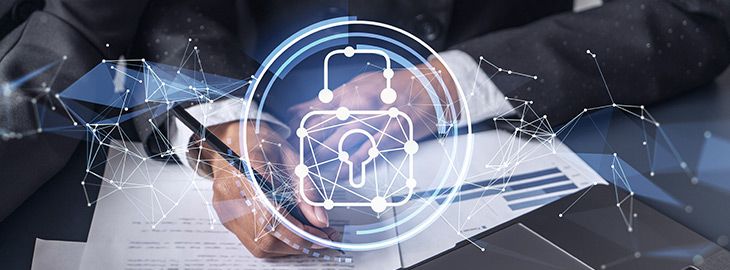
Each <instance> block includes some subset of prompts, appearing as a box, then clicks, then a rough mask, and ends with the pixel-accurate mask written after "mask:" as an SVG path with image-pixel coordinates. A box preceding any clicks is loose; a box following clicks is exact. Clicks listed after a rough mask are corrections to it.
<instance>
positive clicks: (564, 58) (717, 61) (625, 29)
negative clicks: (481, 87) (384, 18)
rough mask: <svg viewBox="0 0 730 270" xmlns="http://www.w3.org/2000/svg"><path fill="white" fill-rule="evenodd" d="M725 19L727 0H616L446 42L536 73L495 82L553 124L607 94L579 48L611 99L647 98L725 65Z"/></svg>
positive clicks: (707, 78)
mask: <svg viewBox="0 0 730 270" xmlns="http://www.w3.org/2000/svg"><path fill="white" fill-rule="evenodd" d="M728 20H730V2H729V1H726V0H674V1H663V0H640V1H636V0H615V1H610V2H607V3H605V4H604V5H603V6H601V7H599V8H595V9H592V10H588V11H585V12H581V13H565V14H558V15H554V16H551V17H547V18H544V19H542V20H539V21H536V22H534V23H531V24H528V25H525V26H522V27H519V28H513V29H506V30H502V31H499V32H494V33H491V34H488V35H485V36H481V37H477V38H475V39H472V40H468V41H466V42H464V43H461V44H457V45H456V46H454V47H453V48H452V49H457V50H461V51H464V52H466V53H468V54H469V55H471V56H472V57H474V58H475V59H476V58H478V57H480V56H483V57H484V58H485V59H487V60H489V61H491V62H493V63H495V64H496V65H498V66H500V67H503V68H509V69H512V70H516V71H520V72H523V73H527V74H534V75H537V76H538V79H537V80H532V79H526V80H524V81H522V82H519V83H515V82H516V81H519V80H515V79H514V78H513V79H510V80H504V79H505V78H506V77H504V76H501V77H502V78H503V80H495V84H497V86H498V87H499V89H500V90H502V92H503V93H504V94H505V95H506V96H508V97H512V98H518V99H523V100H531V101H533V102H534V103H533V105H532V107H533V109H534V110H535V111H536V112H537V115H548V116H549V117H548V118H549V119H550V122H551V123H552V124H560V123H565V122H566V121H569V120H570V119H572V118H573V117H574V116H576V115H577V114H578V113H580V111H582V110H583V108H590V107H595V106H602V105H609V104H611V102H612V101H611V98H610V97H609V96H608V94H607V92H606V90H605V88H604V85H603V81H602V80H601V77H600V75H599V73H598V70H597V69H596V65H595V63H594V61H593V59H592V58H591V56H590V55H588V54H587V53H586V50H591V51H592V52H593V53H595V54H596V55H597V60H598V63H599V65H600V66H601V68H602V69H603V73H604V75H605V77H606V80H607V84H608V86H609V88H610V91H611V94H612V96H613V100H614V101H615V102H616V103H619V104H635V105H647V104H650V103H653V102H656V101H660V100H663V99H666V98H669V97H672V96H675V95H677V94H679V93H682V92H684V91H688V90H691V89H694V88H696V87H698V86H701V85H703V84H707V83H709V82H711V81H712V80H713V79H714V78H715V77H716V76H717V75H719V74H720V73H721V72H722V71H723V70H724V69H725V68H726V66H727V65H728V63H729V62H730V50H728V48H730V37H729V32H728V28H729V23H728ZM483 67H484V68H485V69H488V68H489V67H488V66H486V65H485V66H483ZM485 71H486V72H487V73H488V74H492V73H494V70H485ZM513 105H514V106H517V105H519V104H518V102H515V103H514V104H513ZM525 117H529V116H527V115H526V116H525Z"/></svg>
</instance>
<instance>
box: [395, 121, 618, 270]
mask: <svg viewBox="0 0 730 270" xmlns="http://www.w3.org/2000/svg"><path fill="white" fill-rule="evenodd" d="M510 137H511V134H509V133H507V132H505V131H500V130H492V131H486V132H479V133H477V134H474V155H473V158H472V160H471V165H470V167H469V168H470V169H469V172H468V174H467V176H466V181H465V184H464V185H463V186H462V188H461V191H460V192H459V195H458V196H457V197H456V200H455V202H453V203H452V204H451V205H450V206H449V208H448V209H447V210H446V212H444V213H443V214H442V218H440V219H437V220H436V222H434V223H433V224H431V225H430V226H429V227H428V228H427V229H426V230H425V231H423V232H421V233H420V234H418V235H417V236H415V237H414V238H412V239H409V240H407V241H405V242H402V243H400V249H401V251H402V263H403V266H410V265H413V264H415V263H417V262H420V261H422V260H425V259H427V258H429V257H431V256H433V255H436V254H438V253H440V252H442V251H444V250H446V249H448V248H451V247H453V246H454V244H456V243H458V242H461V241H463V240H465V239H466V238H468V237H471V236H474V235H476V234H478V233H480V232H483V231H485V230H488V229H490V228H493V227H495V226H497V225H499V224H502V223H504V222H506V221H509V220H511V219H514V218H516V217H518V216H521V215H524V214H526V213H528V212H530V211H532V210H535V209H537V208H539V207H540V206H543V205H545V204H547V203H549V202H551V201H553V200H557V199H558V198H560V197H562V196H566V195H568V194H572V193H574V192H576V191H578V190H580V189H582V188H584V187H587V186H590V185H593V184H594V183H596V184H606V181H605V180H604V179H603V178H602V177H601V176H600V175H598V174H597V173H596V172H595V171H594V170H593V169H591V168H590V167H589V166H588V165H587V164H585V162H583V161H582V160H581V159H580V158H579V157H578V156H577V155H576V154H575V153H574V152H573V151H571V150H570V149H569V148H568V147H567V146H565V145H564V144H562V143H560V142H558V141H555V144H554V145H546V144H544V142H543V143H540V142H538V141H529V142H525V141H522V142H519V143H514V144H512V145H514V147H519V148H520V149H521V151H522V152H523V153H524V154H523V156H522V157H515V156H513V155H514V152H510V151H503V150H504V147H505V146H506V145H509V144H510V143H509V142H505V140H508V139H509V138H510ZM435 144H436V143H435V142H428V143H425V144H423V146H422V147H421V149H420V150H419V154H421V155H420V156H419V155H416V159H417V160H416V161H414V162H416V163H417V164H439V163H442V162H443V161H441V160H439V159H440V158H441V159H443V158H442V156H443V155H439V151H440V149H439V148H440V146H437V145H435ZM500 148H501V149H500ZM552 150H555V152H554V153H553V152H552ZM425 152H429V153H425ZM430 152H433V153H430ZM505 160H512V161H514V160H520V163H519V165H518V166H516V167H515V169H514V170H510V171H509V172H499V171H496V172H495V170H494V168H495V166H498V165H499V164H501V163H502V162H504V161H505ZM456 162H457V163H458V164H457V165H456V167H457V168H458V167H459V166H461V165H459V164H460V162H459V161H456ZM437 167H438V166H423V167H421V168H419V170H417V173H418V174H417V175H416V177H417V178H418V177H429V176H431V175H437V172H435V171H434V170H437V169H438V168H437ZM501 177H510V180H509V181H505V183H506V184H499V183H502V182H501V181H497V182H495V183H494V184H485V183H488V182H490V180H492V179H495V178H501ZM470 183H474V184H475V185H472V184H470ZM483 187H488V189H486V188H483ZM503 187H504V188H505V191H504V192H501V193H500V192H499V190H500V189H501V188H503ZM419 191H421V192H423V190H419ZM491 193H494V194H492V195H490V194H491ZM397 212H398V211H397V210H396V216H397V215H398V213H397ZM556 215H557V213H556ZM475 248H476V247H475Z"/></svg>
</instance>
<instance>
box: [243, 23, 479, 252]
mask: <svg viewBox="0 0 730 270" xmlns="http://www.w3.org/2000/svg"><path fill="white" fill-rule="evenodd" d="M348 25H369V26H375V27H382V28H385V29H389V30H392V31H395V32H398V33H400V34H402V35H404V36H407V37H409V38H411V39H412V40H414V41H416V42H418V43H419V44H420V45H421V46H423V47H424V48H426V49H428V51H429V52H430V53H431V55H432V56H433V57H436V59H438V60H439V62H441V63H443V64H444V68H446V70H447V71H448V73H449V74H452V73H453V71H452V70H451V68H450V67H449V66H448V65H447V64H446V63H445V62H444V59H443V58H442V57H441V56H440V55H439V54H438V53H436V51H434V50H433V48H431V47H430V46H429V45H428V44H426V43H425V42H423V40H421V39H419V38H418V37H416V36H414V35H413V34H411V33H408V32H407V31H405V30H403V29H400V28H397V27H395V26H392V25H388V24H385V23H380V22H374V21H363V20H354V21H350V20H345V21H335V22H332V23H329V24H325V25H321V26H318V27H315V28H313V29H311V30H308V31H306V32H304V33H302V34H301V35H298V36H296V37H295V38H293V39H290V40H288V43H286V44H284V45H283V46H279V47H277V49H276V50H275V51H274V52H272V55H269V57H268V58H267V61H266V62H265V63H264V65H262V67H261V68H260V69H259V71H258V72H257V74H264V73H265V72H266V71H268V70H269V68H271V65H272V64H273V62H274V61H275V60H276V59H277V58H278V57H279V56H281V54H282V53H283V52H285V51H286V50H287V49H288V48H289V47H291V46H293V45H294V44H296V43H297V42H298V41H299V40H301V39H303V38H305V37H307V36H310V35H312V34H314V33H317V32H319V31H322V30H325V29H328V28H332V27H339V26H348ZM452 79H453V80H454V84H455V85H456V88H457V93H458V95H459V98H460V100H465V97H464V93H463V92H462V90H461V86H460V84H459V82H458V81H457V78H455V77H453V76H452ZM259 82H260V81H259V80H257V79H254V80H253V81H252V83H251V84H250V85H249V88H248V90H247V93H246V97H247V100H246V102H247V104H253V97H254V95H253V93H254V92H255V90H256V89H257V87H258V86H259ZM460 104H461V106H462V112H463V113H462V115H461V116H462V117H465V118H466V119H465V120H466V123H467V124H466V129H467V130H466V133H465V134H464V135H462V136H463V138H465V139H466V147H465V153H464V156H463V158H464V162H463V163H462V166H461V170H460V171H459V173H458V175H457V177H456V178H457V179H456V182H455V184H454V185H453V188H451V189H450V190H451V191H450V192H449V194H448V195H447V196H446V199H445V200H444V201H443V202H442V203H441V204H439V207H438V208H437V209H436V211H434V212H432V213H431V214H430V215H429V216H428V217H427V218H426V219H425V220H424V221H423V222H421V223H420V224H419V225H417V226H416V227H414V228H412V229H410V230H408V231H406V232H404V233H402V234H399V235H397V236H396V237H393V238H389V239H386V240H380V241H377V242H373V243H342V242H334V241H331V240H328V239H322V238H319V237H317V236H315V235H313V234H311V233H309V232H307V231H305V230H303V229H302V228H299V227H298V226H295V225H294V224H292V223H291V222H290V221H289V220H288V219H287V218H285V217H284V216H283V215H282V214H281V213H280V212H279V211H278V210H277V208H276V207H275V206H274V205H273V204H272V203H271V201H269V200H262V202H263V203H264V205H265V206H266V207H267V208H268V210H269V212H270V213H272V215H274V216H275V217H276V218H277V220H279V221H280V222H281V223H282V224H284V226H286V227H287V228H288V229H290V230H291V231H293V232H294V233H296V234H298V235H300V236H302V237H304V238H305V239H307V240H309V241H312V242H314V243H316V244H319V245H323V246H328V247H332V248H336V249H342V250H352V251H366V250H373V249H379V248H385V247H389V246H392V245H395V244H398V243H400V242H402V241H405V240H407V239H410V238H411V237H413V236H415V235H416V234H418V233H420V232H421V231H423V230H424V229H425V228H426V227H428V226H430V225H431V224H432V223H433V222H434V221H436V219H437V218H438V217H439V216H440V215H441V214H442V213H443V212H444V211H446V208H447V207H448V206H449V205H450V203H451V202H452V201H453V200H454V198H455V197H456V194H457V193H458V191H459V189H460V187H461V185H462V184H463V183H464V177H465V175H466V173H467V171H468V169H469V161H470V160H471V156H472V148H473V143H474V139H473V135H472V127H471V117H470V115H469V108H468V106H467V104H466V102H460ZM251 107H252V106H245V109H244V111H243V113H242V116H243V117H242V119H243V120H242V121H247V120H248V115H249V113H250V108H251ZM242 127H243V131H244V132H241V137H242V139H243V141H242V142H243V143H242V144H241V145H242V146H243V147H244V148H246V147H247V143H246V142H247V139H248V138H247V133H246V132H245V131H246V129H247V128H248V125H242ZM244 150H246V149H244ZM242 152H243V156H244V158H245V159H246V160H250V159H249V156H248V151H242ZM246 166H247V168H246V171H247V172H248V174H249V175H248V179H254V177H253V168H252V167H251V165H250V163H248V162H247V163H246ZM252 183H255V181H252ZM254 186H256V188H255V190H256V193H258V195H259V196H261V197H262V198H266V195H265V194H264V192H263V191H262V190H261V188H260V187H259V186H258V185H257V184H254Z"/></svg>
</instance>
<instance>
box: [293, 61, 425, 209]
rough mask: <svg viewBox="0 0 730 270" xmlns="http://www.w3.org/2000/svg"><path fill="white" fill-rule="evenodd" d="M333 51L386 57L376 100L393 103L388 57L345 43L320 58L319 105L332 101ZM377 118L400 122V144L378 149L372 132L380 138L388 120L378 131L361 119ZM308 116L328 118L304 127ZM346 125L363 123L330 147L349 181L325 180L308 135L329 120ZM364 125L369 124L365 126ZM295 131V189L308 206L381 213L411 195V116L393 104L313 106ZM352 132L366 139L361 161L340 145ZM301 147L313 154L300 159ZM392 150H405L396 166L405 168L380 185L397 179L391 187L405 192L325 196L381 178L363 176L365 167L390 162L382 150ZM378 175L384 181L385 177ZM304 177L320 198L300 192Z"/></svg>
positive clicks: (334, 124) (414, 148)
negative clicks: (357, 107)
mask: <svg viewBox="0 0 730 270" xmlns="http://www.w3.org/2000/svg"><path fill="white" fill-rule="evenodd" d="M337 54H343V55H344V56H345V57H348V58H350V57H352V56H353V55H355V54H375V55H380V56H382V57H383V58H384V59H385V68H384V69H383V77H384V78H385V81H386V85H385V88H383V89H382V91H381V92H380V99H381V101H382V102H383V103H384V104H392V103H393V102H395V100H396V98H397V94H396V91H395V90H394V89H392V88H391V79H392V78H393V75H394V72H393V69H392V67H391V62H390V57H389V56H388V55H387V53H385V52H384V51H382V50H378V49H354V48H352V47H349V46H348V47H346V48H344V49H337V50H333V51H331V52H330V53H328V54H327V56H326V57H325V60H324V83H323V88H322V90H320V92H319V95H318V98H319V99H320V101H322V102H323V103H329V102H331V101H332V99H333V93H332V90H330V89H329V84H328V76H329V75H328V69H329V64H328V62H329V60H330V58H331V57H332V56H334V55H337ZM345 94H346V93H345ZM313 116H325V117H313ZM379 117H382V118H383V119H387V121H384V122H387V123H389V124H390V123H393V124H398V125H401V128H400V129H399V132H400V131H403V132H402V136H403V138H398V139H399V140H398V142H399V143H402V144H403V145H402V146H399V147H396V148H394V149H378V143H379V142H380V140H376V139H375V138H374V134H378V135H380V138H381V139H382V138H383V136H385V134H386V131H387V130H388V128H387V124H386V127H384V128H383V129H377V128H375V127H373V126H372V125H367V124H364V123H365V122H366V121H367V119H375V118H379ZM313 118H314V119H327V120H326V121H323V122H322V123H315V124H314V125H311V126H310V128H309V129H308V126H307V125H306V124H307V121H309V120H310V119H313ZM350 123H358V124H362V125H360V128H355V129H352V130H348V131H347V132H345V133H344V134H342V137H341V138H339V141H338V146H337V149H332V151H336V154H337V157H336V158H335V159H334V160H337V161H339V162H341V164H340V166H342V167H344V168H345V169H346V170H348V171H347V174H346V175H347V178H348V181H347V183H348V184H344V185H343V184H342V183H340V182H338V181H337V177H339V176H337V177H335V179H329V178H328V177H323V176H322V175H321V170H320V168H319V167H317V166H319V165H318V163H317V162H322V161H321V159H317V158H316V153H314V150H313V146H312V144H313V143H317V142H318V141H317V140H316V139H314V137H313V136H311V135H312V133H316V132H322V131H323V130H326V129H327V128H328V127H329V126H328V124H331V126H332V127H337V126H342V125H346V124H350ZM368 126H369V127H370V128H368ZM296 135H297V137H299V164H298V165H297V166H296V168H295V174H296V176H297V177H298V178H299V179H300V184H299V192H300V195H301V198H302V200H303V201H304V202H305V203H307V204H309V205H313V206H322V207H324V208H325V209H332V208H333V207H338V206H345V207H351V206H363V207H366V206H369V207H370V208H372V210H373V211H374V212H376V213H380V212H383V211H385V210H386V209H387V207H394V206H400V205H403V204H405V203H407V202H408V201H409V200H410V198H411V196H412V195H413V190H414V188H415V187H416V180H415V179H414V178H413V155H414V154H415V153H416V151H417V150H418V143H417V142H415V141H414V140H413V122H412V121H411V118H410V117H409V116H408V115H407V114H406V113H404V112H403V111H400V110H398V109H397V108H395V107H392V108H389V109H387V110H350V109H349V108H346V107H340V108H337V109H336V110H314V111H311V112H309V113H307V114H306V115H305V116H304V117H303V118H302V120H301V122H300V123H299V128H298V129H297V131H296ZM353 135H355V136H365V137H367V140H366V143H368V144H370V145H371V147H370V149H369V150H368V151H367V152H368V155H367V158H365V159H364V160H362V161H357V162H353V160H351V158H350V156H349V154H348V152H346V151H345V149H344V148H346V147H345V146H344V143H345V140H346V139H347V138H348V136H353ZM388 136H389V137H391V138H392V137H393V136H391V135H388ZM306 151H311V154H312V158H307V159H305V153H306ZM394 151H401V152H403V153H404V155H403V156H402V158H403V160H402V162H403V164H402V165H401V167H403V168H402V169H404V170H405V171H398V173H396V174H394V175H395V176H393V175H387V179H390V178H392V179H393V181H392V182H390V184H389V185H385V186H387V187H388V190H390V188H391V186H393V185H394V183H396V180H398V184H400V185H401V186H400V187H394V188H393V190H396V191H405V192H406V193H405V194H399V195H397V196H396V195H395V193H394V192H390V193H389V192H388V190H385V191H383V192H380V193H379V191H376V192H375V195H370V194H368V195H361V194H356V195H358V196H359V197H361V198H365V199H366V201H338V200H337V199H336V198H335V197H334V196H331V195H330V194H333V192H334V188H340V189H343V190H346V191H347V192H351V193H356V192H358V190H363V188H364V187H365V186H366V182H367V181H368V179H371V180H372V178H376V179H375V180H374V181H378V180H380V179H379V178H381V177H380V176H379V175H368V174H367V172H368V171H369V170H368V168H367V166H374V165H375V161H376V160H379V159H382V160H386V161H388V162H389V160H387V159H386V158H385V155H384V152H394ZM312 161H313V162H314V163H315V164H308V163H307V162H312ZM325 162H329V161H325ZM355 169H357V170H358V171H359V173H360V175H359V176H356V175H354V171H355ZM330 178H331V177H330ZM383 178H384V179H385V178H386V177H383ZM303 181H312V184H313V185H314V186H315V188H317V191H318V192H319V194H320V196H321V197H323V198H321V201H319V200H313V199H312V198H309V197H307V192H305V190H304V185H303V184H301V183H302V182H303ZM327 182H328V183H327ZM320 184H321V185H320ZM325 184H327V185H325ZM326 186H331V187H332V188H333V190H325V189H326ZM330 191H331V192H330ZM391 191H392V190H391ZM395 198H398V201H389V199H390V200H392V199H395Z"/></svg>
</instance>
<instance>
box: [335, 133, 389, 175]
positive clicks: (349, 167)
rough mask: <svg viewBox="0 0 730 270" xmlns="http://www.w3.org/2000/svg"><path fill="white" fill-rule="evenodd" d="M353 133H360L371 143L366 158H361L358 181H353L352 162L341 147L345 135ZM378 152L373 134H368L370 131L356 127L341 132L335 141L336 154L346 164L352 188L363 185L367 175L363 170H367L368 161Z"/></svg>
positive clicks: (345, 137)
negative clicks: (343, 132)
mask: <svg viewBox="0 0 730 270" xmlns="http://www.w3.org/2000/svg"><path fill="white" fill-rule="evenodd" d="M355 133H357V134H361V135H364V136H365V137H367V138H368V141H370V145H372V147H371V148H370V149H369V151H368V158H367V159H365V160H363V161H362V162H361V163H360V181H359V182H355V177H354V173H353V170H354V167H353V165H354V164H353V163H352V160H350V155H349V154H348V153H347V151H345V150H344V149H343V144H344V143H345V139H347V137H349V136H350V135H352V134H355ZM378 154H379V153H378V148H377V146H376V143H375V138H373V135H370V133H368V132H367V131H365V130H362V129H359V128H358V129H353V130H348V131H347V132H345V134H342V137H341V138H340V141H339V142H338V143H337V155H338V158H339V159H340V161H342V162H344V163H346V164H347V170H348V178H347V179H350V186H352V187H354V188H361V187H363V186H364V185H365V180H366V178H367V176H366V175H365V172H366V171H367V170H366V166H367V165H368V164H370V162H371V161H373V159H375V157H377V156H378Z"/></svg>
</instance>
